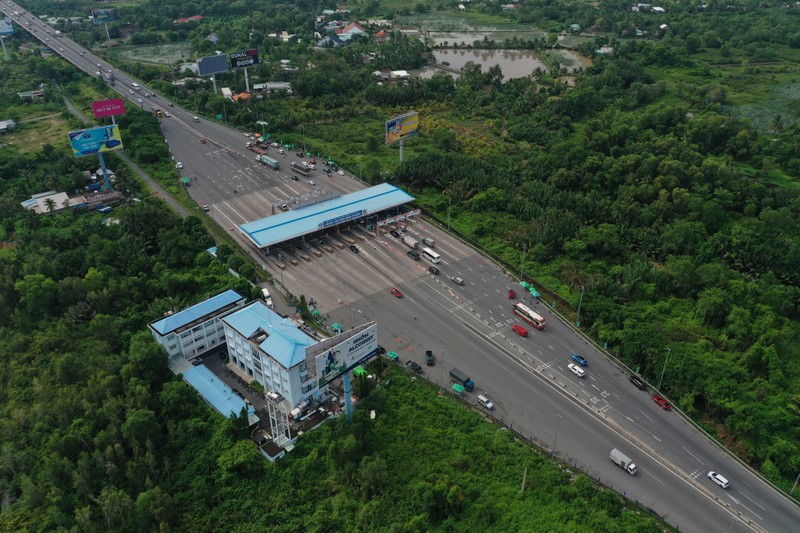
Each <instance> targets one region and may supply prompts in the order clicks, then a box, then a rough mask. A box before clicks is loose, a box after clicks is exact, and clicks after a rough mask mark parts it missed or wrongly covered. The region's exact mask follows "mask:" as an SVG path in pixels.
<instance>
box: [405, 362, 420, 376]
mask: <svg viewBox="0 0 800 533" xmlns="http://www.w3.org/2000/svg"><path fill="white" fill-rule="evenodd" d="M406 368H410V369H411V370H413V371H414V372H416V373H417V374H421V373H422V367H421V366H420V365H419V363H415V362H414V361H406Z"/></svg>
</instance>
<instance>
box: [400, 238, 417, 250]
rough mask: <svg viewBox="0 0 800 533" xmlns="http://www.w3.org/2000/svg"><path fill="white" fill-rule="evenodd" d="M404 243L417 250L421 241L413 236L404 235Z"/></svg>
mask: <svg viewBox="0 0 800 533" xmlns="http://www.w3.org/2000/svg"><path fill="white" fill-rule="evenodd" d="M403 244H405V245H406V246H408V247H409V248H411V249H412V250H416V249H417V248H419V242H418V241H417V239H412V238H411V237H403Z"/></svg>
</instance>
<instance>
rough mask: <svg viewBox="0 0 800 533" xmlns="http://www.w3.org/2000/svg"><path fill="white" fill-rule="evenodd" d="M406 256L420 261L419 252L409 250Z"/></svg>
mask: <svg viewBox="0 0 800 533" xmlns="http://www.w3.org/2000/svg"><path fill="white" fill-rule="evenodd" d="M406 255H407V256H408V257H410V258H411V259H413V260H414V261H419V252H418V251H416V250H409V251H407V252H406Z"/></svg>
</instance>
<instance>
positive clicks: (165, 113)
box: [164, 111, 172, 117]
mask: <svg viewBox="0 0 800 533" xmlns="http://www.w3.org/2000/svg"><path fill="white" fill-rule="evenodd" d="M164 116H165V117H171V116H172V115H170V114H169V111H164Z"/></svg>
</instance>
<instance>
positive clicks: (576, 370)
mask: <svg viewBox="0 0 800 533" xmlns="http://www.w3.org/2000/svg"><path fill="white" fill-rule="evenodd" d="M567 368H569V371H570V372H572V373H573V374H575V375H576V376H578V377H579V378H582V377H583V376H585V375H586V371H585V370H584V369H582V368H581V367H579V366H578V365H576V364H573V363H570V364H568V365H567Z"/></svg>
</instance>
